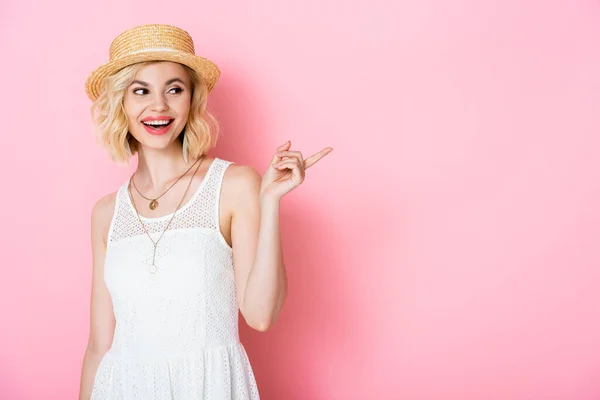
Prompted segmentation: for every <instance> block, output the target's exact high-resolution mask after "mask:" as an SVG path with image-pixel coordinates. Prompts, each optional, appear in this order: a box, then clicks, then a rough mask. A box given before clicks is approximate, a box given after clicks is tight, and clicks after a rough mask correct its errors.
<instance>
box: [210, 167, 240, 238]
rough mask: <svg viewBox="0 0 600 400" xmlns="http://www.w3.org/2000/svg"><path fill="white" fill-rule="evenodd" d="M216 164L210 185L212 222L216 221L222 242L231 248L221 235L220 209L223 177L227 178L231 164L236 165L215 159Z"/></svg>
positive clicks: (215, 226) (215, 225)
mask: <svg viewBox="0 0 600 400" xmlns="http://www.w3.org/2000/svg"><path fill="white" fill-rule="evenodd" d="M215 162H216V163H217V164H216V165H215V168H214V170H213V174H212V176H211V182H210V183H211V184H210V188H211V195H212V199H213V201H212V207H211V208H212V212H213V217H212V220H213V221H214V228H215V229H216V230H217V232H218V233H219V237H220V240H221V241H222V242H223V243H224V244H225V245H227V246H229V245H228V244H227V242H226V241H225V239H224V238H223V235H222V234H221V224H220V218H219V207H220V202H221V192H222V188H223V177H224V176H225V172H226V171H227V168H228V167H229V166H230V165H231V164H235V163H234V162H233V161H227V160H222V159H219V158H215Z"/></svg>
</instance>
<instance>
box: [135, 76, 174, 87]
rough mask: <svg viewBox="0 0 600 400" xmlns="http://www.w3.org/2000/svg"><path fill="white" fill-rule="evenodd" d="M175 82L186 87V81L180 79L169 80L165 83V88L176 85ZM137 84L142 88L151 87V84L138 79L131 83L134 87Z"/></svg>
mask: <svg viewBox="0 0 600 400" xmlns="http://www.w3.org/2000/svg"><path fill="white" fill-rule="evenodd" d="M175 82H180V83H181V84H182V85H184V86H185V82H184V81H182V80H181V79H179V78H173V79H169V80H168V81H167V82H166V83H165V86H169V85H170V84H172V83H175ZM136 83H137V84H138V85H142V86H146V87H148V86H150V84H148V83H147V82H144V81H140V80H137V79H136V80H134V81H133V82H131V85H133V84H136ZM131 85H130V86H131Z"/></svg>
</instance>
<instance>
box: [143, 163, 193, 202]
mask: <svg viewBox="0 0 600 400" xmlns="http://www.w3.org/2000/svg"><path fill="white" fill-rule="evenodd" d="M196 161H198V160H196ZM194 164H195V163H194ZM194 164H192V165H191V166H190V167H189V168H188V169H187V171H185V172H184V173H183V175H181V176H180V177H179V178H177V180H176V181H175V182H173V184H172V185H171V186H169V187H168V188H167V190H165V191H164V192H163V193H162V194H161V195H160V196H158V197H155V198H153V199H149V198H148V197H146V196H144V194H143V193H142V192H140V190H139V189H138V188H137V186H135V181H134V180H133V177H132V178H131V183H132V184H133V187H134V188H135V190H136V191H137V192H138V193H139V194H140V196H142V197H143V198H144V199H146V200H148V201H150V204H148V208H150V209H151V210H156V208H157V207H158V199H160V198H161V197H163V196H164V195H165V193H167V192H168V191H169V190H171V188H172V187H173V186H175V184H176V183H177V182H179V180H180V179H181V178H183V177H184V176H185V174H187V173H188V172H190V170H191V169H192V168H193V167H194Z"/></svg>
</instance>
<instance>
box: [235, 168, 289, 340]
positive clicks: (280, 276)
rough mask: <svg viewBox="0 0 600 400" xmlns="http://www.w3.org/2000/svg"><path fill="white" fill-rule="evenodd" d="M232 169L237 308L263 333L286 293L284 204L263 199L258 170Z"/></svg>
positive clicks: (270, 323)
mask: <svg viewBox="0 0 600 400" xmlns="http://www.w3.org/2000/svg"><path fill="white" fill-rule="evenodd" d="M229 169H231V170H232V171H231V173H230V174H229V171H228V172H227V173H226V174H229V176H228V180H229V182H228V185H227V186H228V188H229V189H228V190H229V191H230V195H231V198H232V199H234V200H233V210H232V218H231V242H232V248H233V250H234V251H233V262H234V267H235V279H236V292H237V293H236V294H237V298H238V304H239V307H240V312H241V313H242V315H243V317H244V319H245V320H246V322H247V323H248V325H249V326H251V327H252V328H254V329H256V330H258V331H261V332H264V331H266V330H267V329H269V328H270V327H271V326H272V325H273V323H274V322H275V320H276V319H277V316H278V314H279V311H280V310H281V308H282V306H283V303H284V301H285V297H286V293H287V280H286V273H285V265H284V263H283V255H282V251H281V240H280V231H279V199H278V198H276V197H271V196H269V195H268V194H261V193H260V187H261V176H260V174H259V173H258V172H257V171H256V170H255V169H254V168H252V167H247V166H236V165H232V166H231V167H230V168H229Z"/></svg>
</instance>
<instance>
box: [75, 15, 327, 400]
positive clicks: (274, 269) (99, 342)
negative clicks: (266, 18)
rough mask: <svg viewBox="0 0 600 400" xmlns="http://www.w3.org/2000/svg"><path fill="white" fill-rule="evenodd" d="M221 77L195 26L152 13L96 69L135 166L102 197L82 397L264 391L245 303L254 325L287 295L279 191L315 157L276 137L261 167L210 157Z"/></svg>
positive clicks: (111, 141) (121, 154) (114, 150)
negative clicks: (199, 47)
mask: <svg viewBox="0 0 600 400" xmlns="http://www.w3.org/2000/svg"><path fill="white" fill-rule="evenodd" d="M218 77H219V70H218V68H217V67H216V65H214V64H213V63H212V62H210V61H208V60H206V59H205V58H202V57H199V56H196V55H195V53H194V45H193V42H192V39H191V37H190V36H189V35H188V33H187V32H185V31H183V30H181V29H179V28H176V27H173V26H168V25H143V26H139V27H135V28H133V29H130V30H128V31H126V32H124V33H122V34H121V35H119V36H118V37H117V38H116V39H115V40H114V41H113V42H112V44H111V47H110V61H109V62H108V63H106V64H104V65H103V66H101V67H99V68H97V69H96V70H94V71H93V72H92V74H91V75H90V76H89V77H88V80H87V82H86V93H87V94H88V96H89V97H90V99H91V100H92V101H93V102H94V104H93V106H92V111H93V116H94V119H95V123H96V124H97V127H98V133H99V138H100V139H101V142H102V143H103V144H104V145H105V146H106V148H107V150H108V151H109V153H110V155H111V156H112V158H113V159H114V160H115V161H126V160H129V157H131V156H132V155H133V154H135V153H137V154H138V166H137V169H136V171H135V172H134V174H133V175H132V176H131V177H130V178H129V179H128V180H127V181H126V182H124V183H123V185H121V186H120V187H119V188H118V190H117V191H116V192H115V193H111V194H109V195H107V196H104V197H102V198H101V199H100V200H99V201H98V202H97V203H96V204H95V206H94V207H93V210H92V218H91V224H92V250H93V273H92V295H91V324H90V335H89V342H88V346H87V349H86V352H85V357H84V361H83V366H82V375H81V387H80V399H90V398H91V399H93V400H104V399H113V400H114V399H143V400H146V399H156V400H161V399H180V400H192V399H258V398H259V394H258V389H257V385H256V382H255V379H254V375H253V372H252V368H251V366H250V363H249V360H248V357H247V354H246V351H245V349H244V347H243V345H242V344H241V343H240V342H239V336H238V325H237V323H238V311H240V312H241V314H242V316H243V317H244V320H245V321H246V322H247V323H248V324H249V325H250V326H251V327H252V328H254V329H257V330H259V331H265V330H267V329H269V328H270V327H271V326H272V325H273V323H274V322H275V321H276V319H277V316H278V314H279V312H280V310H281V307H282V305H283V303H284V299H285V296H286V275H285V267H284V263H283V258H282V252H281V246H280V237H279V203H280V200H281V198H282V196H284V195H285V194H287V193H289V192H290V191H291V190H292V189H294V188H295V187H296V186H298V185H299V184H300V183H301V182H302V181H303V179H304V176H305V169H306V168H309V167H310V166H312V165H314V164H315V163H316V162H317V161H318V160H320V159H321V158H322V157H324V156H325V155H326V154H328V153H329V152H330V151H332V150H333V149H332V148H330V147H328V148H325V149H323V150H322V151H320V152H319V153H316V154H315V155H313V156H311V157H309V158H308V159H303V157H302V154H301V153H300V152H298V151H291V150H290V146H291V144H290V142H289V141H288V142H287V143H285V144H284V145H282V146H281V147H279V148H278V149H277V151H276V153H275V154H274V155H273V158H272V159H271V162H270V165H269V167H268V169H267V171H266V172H265V174H264V176H263V177H262V178H261V176H260V175H259V174H258V173H257V172H256V170H255V169H253V168H251V167H247V166H242V165H236V164H234V163H233V162H232V161H226V160H223V159H219V158H209V157H207V156H206V152H207V151H208V150H209V149H210V148H211V147H213V146H214V145H215V143H216V141H215V139H216V135H215V133H216V128H215V127H216V126H217V124H216V121H215V120H214V118H213V117H212V116H211V114H210V113H209V112H207V111H206V101H207V95H208V93H209V92H210V90H211V89H212V88H213V87H214V85H215V83H216V81H217V79H218Z"/></svg>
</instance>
